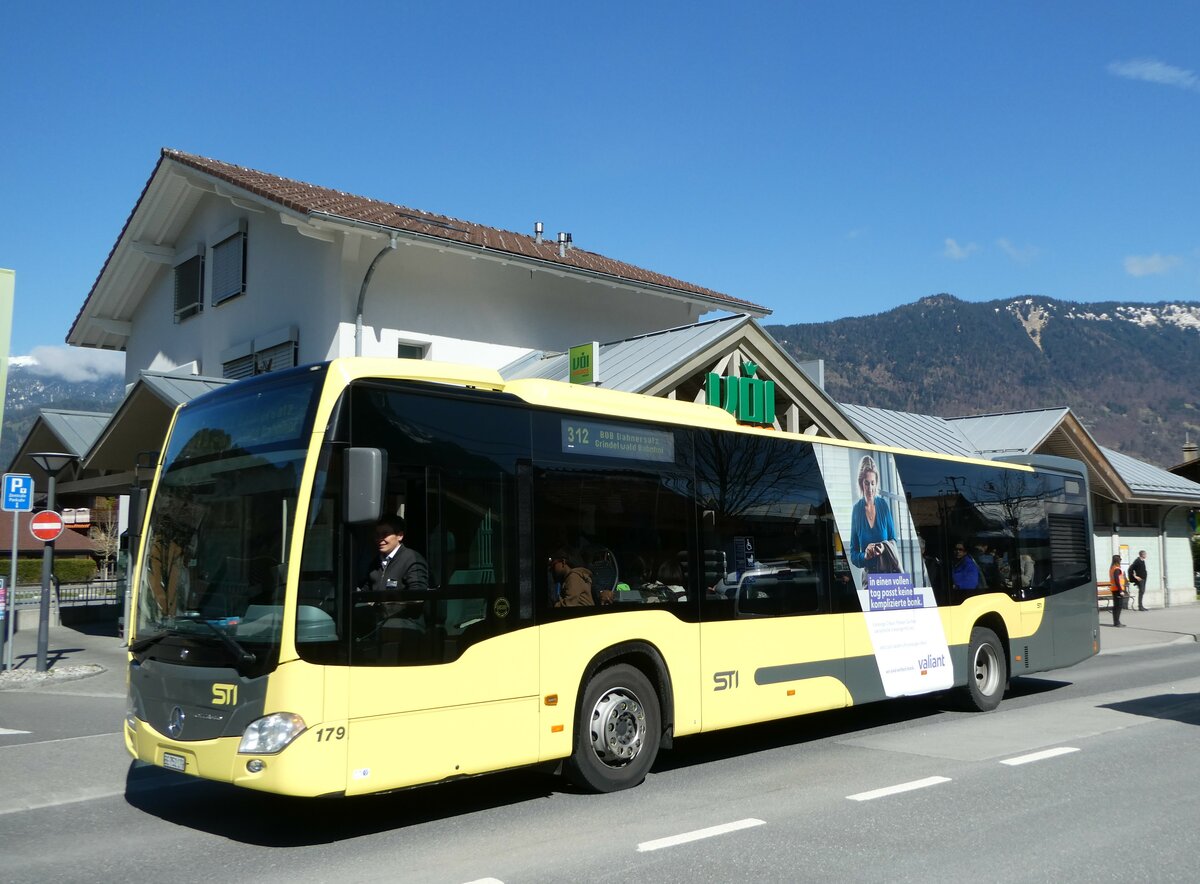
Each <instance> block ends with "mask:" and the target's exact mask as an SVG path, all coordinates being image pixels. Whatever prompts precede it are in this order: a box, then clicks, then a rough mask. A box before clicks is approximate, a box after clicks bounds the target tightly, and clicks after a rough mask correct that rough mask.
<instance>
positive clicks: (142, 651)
mask: <svg viewBox="0 0 1200 884" xmlns="http://www.w3.org/2000/svg"><path fill="white" fill-rule="evenodd" d="M381 520H391V521H392V522H393V523H394V522H396V521H399V522H400V524H401V525H402V531H403V535H404V537H403V542H404V545H405V546H406V547H408V548H409V549H411V550H413V551H415V552H416V553H417V554H419V556H420V558H421V560H422V561H424V562H425V563H426V565H427V569H426V570H427V578H426V580H425V581H424V583H423V584H422V585H419V586H417V585H414V586H399V585H397V586H394V587H393V586H391V585H390V584H389V585H388V586H387V587H385V588H384V589H379V588H378V587H375V588H374V589H372V588H370V587H366V586H365V575H366V574H367V573H368V571H369V570H370V569H371V568H372V567H378V552H377V539H376V534H375V531H376V525H377V524H378V523H379V522H380V521H381ZM385 533H386V529H385ZM1090 538H1091V527H1090V521H1089V513H1088V488H1087V476H1086V473H1085V471H1084V469H1083V466H1082V465H1081V464H1079V463H1077V462H1075V461H1071V460H1066V459H1062V458H1052V457H1043V458H1035V459H1034V462H1032V463H1000V462H996V461H986V460H970V459H963V458H957V457H949V456H944V455H932V454H922V453H919V452H913V451H905V450H900V449H887V448H878V447H874V448H864V447H862V446H858V445H855V444H851V443H845V442H841V441H836V440H830V439H821V438H816V437H808V436H801V435H795V434H790V433H786V432H781V431H779V430H777V429H771V428H757V427H750V426H743V425H740V424H739V423H737V421H736V420H735V418H734V417H733V416H732V415H731V414H729V413H727V412H726V411H725V410H724V409H722V408H720V407H717V406H710V405H703V404H693V403H685V402H679V401H672V400H666V399H659V398H652V397H646V396H639V395H633V394H626V393H618V392H614V391H608V390H603V389H597V388H593V387H583V386H572V385H568V384H563V383H557V382H550V381H541V380H515V381H508V382H506V381H505V380H503V379H502V378H501V377H500V376H499V375H498V374H497V373H496V372H494V371H490V370H485V369H480V368H474V367H464V366H454V365H448V364H439V363H434V362H428V361H410V360H391V359H389V360H381V359H338V360H334V361H332V362H329V363H326V364H321V365H313V366H304V367H300V368H296V369H291V370H288V371H281V372H277V373H272V374H267V375H263V376H260V377H257V378H253V379H248V380H244V381H240V382H237V383H234V384H230V385H228V386H226V387H222V388H220V389H218V390H216V391H214V392H212V393H209V394H207V395H205V396H203V397H201V398H198V399H196V400H194V401H193V402H191V403H189V404H187V405H184V406H182V407H181V408H180V409H179V410H178V412H177V414H176V416H175V419H174V421H173V424H172V428H171V431H170V434H169V436H168V439H167V441H166V444H165V446H164V449H163V452H162V457H161V460H160V462H159V465H158V471H157V475H156V478H155V481H154V485H153V488H152V489H151V496H150V499H149V502H148V508H147V515H146V519H145V525H144V529H143V534H142V542H141V547H140V551H139V555H138V562H137V566H136V569H135V580H134V589H133V612H134V613H133V616H132V618H131V619H132V621H133V632H132V635H131V643H130V654H129V672H128V684H129V707H128V714H127V717H126V724H125V741H126V745H127V747H128V749H129V752H130V753H131V754H132V755H133V757H134V758H137V759H140V760H142V761H144V762H148V763H151V764H155V765H159V766H161V767H164V768H168V769H171V770H176V771H182V772H183V773H185V774H192V775H195V776H199V777H203V778H207V779H211V780H217V781H221V782H226V783H232V784H235V785H238V786H244V787H247V788H251V789H258V790H263V791H268V792H276V793H281V794H287V795H297V796H335V795H356V794H364V793H374V792H384V791H389V790H395V789H401V788H406V787H410V786H416V785H420V784H425V783H436V782H440V781H445V780H450V779H454V778H458V777H466V776H474V775H477V774H483V773H487V772H490V771H498V770H504V769H511V768H517V767H521V766H526V765H540V764H551V763H554V764H558V765H560V766H561V768H562V770H563V771H564V772H565V773H566V774H567V775H568V776H569V777H570V778H571V779H572V780H574V781H575V782H577V783H578V784H580V785H581V786H582V787H584V788H586V789H590V790H595V791H612V790H616V789H622V788H627V787H630V786H634V785H636V784H637V783H639V782H641V781H642V780H643V779H644V777H645V775H646V772H647V771H648V770H649V768H650V766H651V765H652V764H653V762H654V760H655V757H656V755H657V753H658V751H659V749H660V748H669V746H670V745H671V741H672V740H673V739H675V738H677V737H683V736H687V735H689V734H697V733H701V732H705V731H712V730H716V729H718V728H727V727H732V726H735V725H740V724H747V723H751V722H762V721H768V720H772V719H778V718H783V717H786V716H795V715H802V714H804V713H808V712H815V711H818V710H827V709H836V708H840V707H846V706H851V705H858V704H861V703H867V702H872V701H876V700H883V699H886V698H889V697H897V696H906V695H913V694H921V693H933V692H946V693H947V694H950V695H955V696H957V698H958V699H959V700H960V701H961V702H962V704H963V705H965V706H966V707H968V708H972V709H978V710H988V709H991V708H994V707H995V706H996V705H997V704H998V703H999V702H1000V699H1001V697H1002V696H1003V694H1004V692H1005V690H1006V687H1007V685H1008V682H1009V679H1010V677H1011V676H1013V675H1018V674H1024V673H1030V672H1036V671H1039V670H1046V669H1053V668H1058V667H1062V666H1067V665H1070V664H1073V663H1076V662H1078V661H1080V660H1083V659H1085V658H1087V657H1089V656H1091V655H1092V654H1094V653H1096V651H1097V648H1098V626H1097V614H1096V605H1095V591H1096V589H1095V580H1094V576H1093V573H1092V564H1091V543H1090ZM564 578H565V579H564ZM580 581H582V582H583V583H582V584H581V583H580ZM581 585H583V586H586V591H580V586H581ZM568 590H569V591H568ZM398 611H403V615H400V614H398V613H397V612H398Z"/></svg>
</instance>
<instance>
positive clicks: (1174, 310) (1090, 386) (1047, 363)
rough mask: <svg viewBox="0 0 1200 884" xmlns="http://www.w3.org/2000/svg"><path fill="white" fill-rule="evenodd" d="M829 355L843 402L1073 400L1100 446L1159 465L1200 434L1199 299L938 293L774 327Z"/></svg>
mask: <svg viewBox="0 0 1200 884" xmlns="http://www.w3.org/2000/svg"><path fill="white" fill-rule="evenodd" d="M765 328H766V330H767V331H768V332H769V333H770V334H771V335H772V336H773V337H774V338H775V339H776V340H777V341H779V342H780V344H781V345H782V346H783V347H784V348H785V349H786V350H787V351H788V352H789V353H790V354H791V355H792V356H794V357H795V358H796V359H797V360H799V361H806V360H811V359H823V360H824V361H825V389H826V391H827V392H828V393H829V394H830V395H831V396H832V397H833V398H834V399H835V400H837V401H839V402H845V403H849V404H854V405H867V406H873V407H876V408H889V409H895V410H898V411H909V412H917V413H920V414H930V415H936V416H938V417H961V416H966V415H977V414H995V413H1002V412H1009V411H1024V410H1029V409H1037V408H1053V407H1061V406H1067V407H1069V408H1070V409H1071V411H1072V412H1073V413H1074V414H1075V416H1076V417H1077V418H1078V419H1079V420H1080V421H1081V422H1082V423H1083V424H1084V426H1085V427H1087V429H1088V431H1089V432H1090V433H1091V434H1092V437H1093V438H1094V439H1095V440H1096V441H1097V442H1098V443H1100V444H1101V445H1103V446H1105V447H1107V448H1112V449H1115V450H1117V451H1120V452H1122V453H1124V454H1128V455H1130V456H1131V457H1136V458H1138V459H1139V460H1143V461H1146V462H1148V463H1152V464H1155V465H1157V466H1161V467H1171V466H1174V465H1176V464H1178V463H1180V462H1181V461H1182V460H1183V455H1182V453H1181V451H1180V448H1181V447H1182V446H1183V444H1184V442H1185V441H1187V439H1188V437H1190V439H1191V441H1196V440H1197V439H1200V396H1198V395H1197V383H1198V382H1200V303H1197V302H1177V303H1158V304H1124V303H1118V302H1113V301H1106V302H1098V303H1089V304H1084V303H1075V302H1067V301H1058V300H1055V299H1053V298H1046V297H1039V296H1028V297H1020V298H1014V299H1011V300H997V301H986V302H979V303H974V302H967V301H963V300H960V299H959V298H956V297H954V296H953V295H948V294H940V295H932V296H930V297H926V298H922V299H920V300H919V301H917V302H915V303H912V304H906V305H904V306H901V307H897V308H895V309H894V310H889V311H887V312H885V313H878V314H875V315H871V316H858V317H850V318H846V319H839V320H836V321H833V322H821V323H808V324H805V323H800V324H795V325H766V326H765Z"/></svg>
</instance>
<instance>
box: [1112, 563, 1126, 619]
mask: <svg viewBox="0 0 1200 884" xmlns="http://www.w3.org/2000/svg"><path fill="white" fill-rule="evenodd" d="M1108 580H1109V583H1110V584H1111V586H1112V615H1113V626H1124V625H1125V624H1124V623H1122V622H1121V609H1122V608H1123V607H1125V598H1126V597H1127V596H1128V595H1129V591H1128V584H1127V583H1126V582H1125V569H1124V568H1122V567H1121V556H1120V554H1119V553H1118V554H1117V555H1115V556H1113V559H1112V567H1110V568H1109V569H1108Z"/></svg>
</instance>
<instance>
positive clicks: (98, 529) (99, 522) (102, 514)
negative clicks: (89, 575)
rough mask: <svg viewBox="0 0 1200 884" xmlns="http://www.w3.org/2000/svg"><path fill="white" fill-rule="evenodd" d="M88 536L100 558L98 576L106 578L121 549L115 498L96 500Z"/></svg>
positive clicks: (93, 549)
mask: <svg viewBox="0 0 1200 884" xmlns="http://www.w3.org/2000/svg"><path fill="white" fill-rule="evenodd" d="M88 537H89V538H90V539H91V541H92V551H93V552H95V554H96V557H97V558H98V559H100V576H101V577H102V578H105V579H107V578H108V577H109V576H110V570H111V566H112V564H113V563H114V562H115V561H116V559H117V554H118V553H119V552H120V549H121V527H120V524H119V519H118V512H117V501H116V499H115V498H112V497H106V498H102V499H99V500H97V501H96V505H95V507H94V508H93V509H92V527H91V530H89V531H88Z"/></svg>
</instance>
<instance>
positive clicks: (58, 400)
mask: <svg viewBox="0 0 1200 884" xmlns="http://www.w3.org/2000/svg"><path fill="white" fill-rule="evenodd" d="M124 395H125V379H124V377H123V376H121V375H103V376H98V377H93V378H92V379H87V380H78V379H73V380H67V379H65V378H62V377H58V376H55V375H49V374H45V373H44V370H43V369H42V367H40V366H38V365H36V364H33V365H30V364H22V363H21V362H18V361H17V360H15V359H14V360H12V361H10V362H9V366H8V386H7V388H6V389H5V391H4V427H3V429H2V430H0V468H2V469H4V470H7V469H8V468H9V466H11V465H12V459H13V457H14V456H15V455H16V453H17V449H18V448H20V447H21V443H22V442H23V441H25V437H26V436H27V435H28V434H29V430H30V428H31V427H32V426H33V422H34V421H35V420H37V416H38V409H41V408H63V409H70V410H73V411H103V412H110V413H111V412H113V411H115V410H116V407H117V405H119V404H120V402H121V398H122V397H123V396H124Z"/></svg>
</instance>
